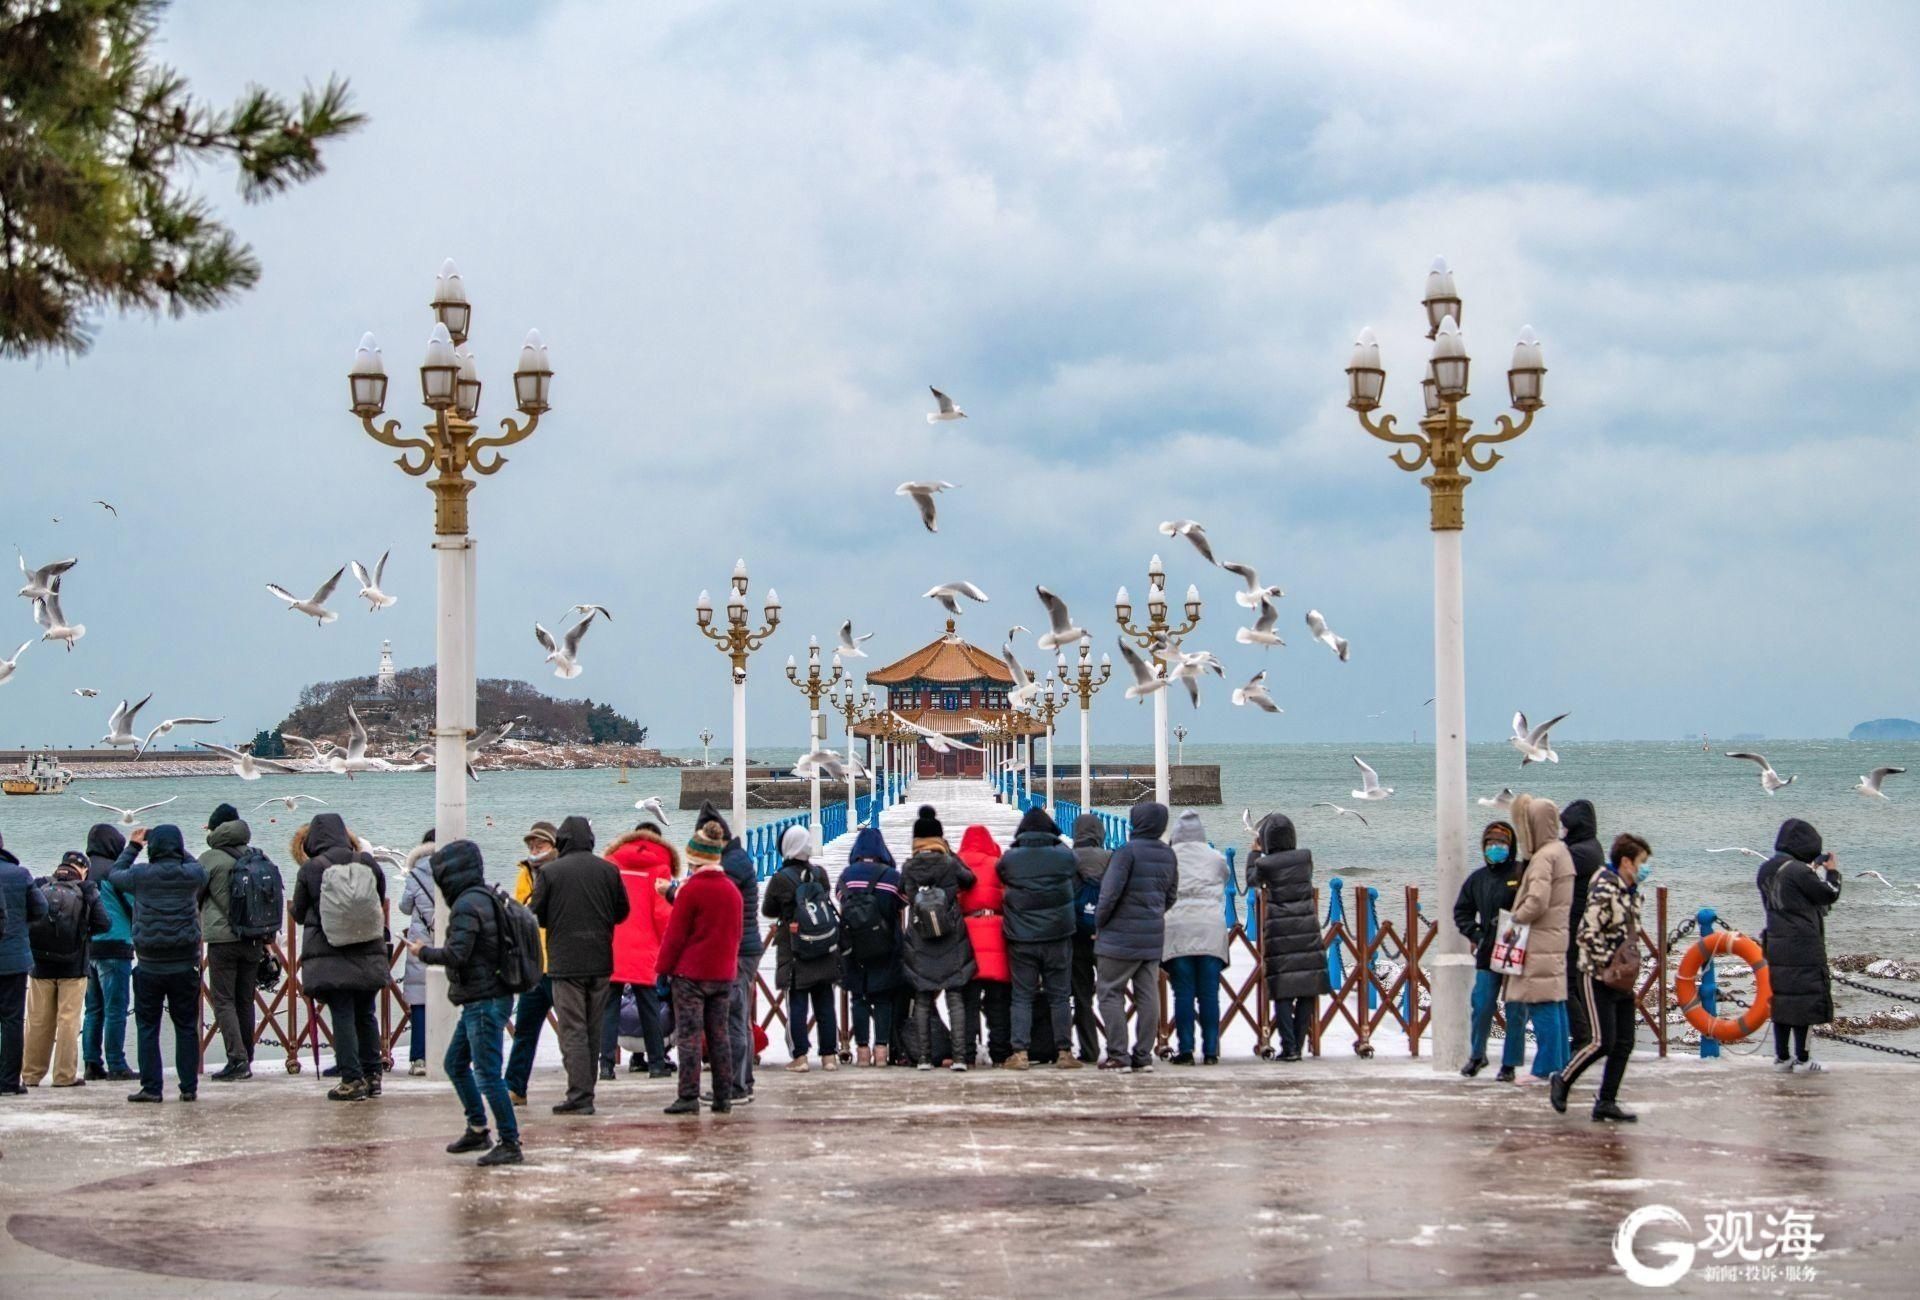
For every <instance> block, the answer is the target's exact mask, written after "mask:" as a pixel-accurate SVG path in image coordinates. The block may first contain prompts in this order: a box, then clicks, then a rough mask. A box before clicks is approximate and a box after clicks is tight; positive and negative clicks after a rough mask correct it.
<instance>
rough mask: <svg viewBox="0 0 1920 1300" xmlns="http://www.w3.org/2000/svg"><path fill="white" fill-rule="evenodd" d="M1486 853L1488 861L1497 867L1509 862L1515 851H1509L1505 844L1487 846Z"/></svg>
mask: <svg viewBox="0 0 1920 1300" xmlns="http://www.w3.org/2000/svg"><path fill="white" fill-rule="evenodd" d="M1485 852H1486V855H1487V861H1488V862H1489V863H1491V864H1492V865H1494V866H1496V867H1497V866H1499V865H1500V864H1501V863H1503V862H1505V861H1506V860H1507V858H1508V857H1509V856H1510V855H1511V854H1512V852H1513V850H1511V849H1509V848H1508V847H1507V846H1506V845H1504V844H1489V845H1487V847H1486V850H1485Z"/></svg>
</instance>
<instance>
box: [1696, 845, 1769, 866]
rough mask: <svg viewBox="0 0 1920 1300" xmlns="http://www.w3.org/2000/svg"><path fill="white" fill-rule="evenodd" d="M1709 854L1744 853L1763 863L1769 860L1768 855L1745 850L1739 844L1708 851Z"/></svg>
mask: <svg viewBox="0 0 1920 1300" xmlns="http://www.w3.org/2000/svg"><path fill="white" fill-rule="evenodd" d="M1707 852H1709V853H1744V854H1746V855H1747V856H1748V857H1750V858H1759V859H1760V860H1761V861H1762V862H1764V861H1766V858H1767V855H1766V854H1764V853H1762V852H1761V851H1760V850H1758V849H1743V848H1741V847H1740V846H1739V845H1738V844H1729V845H1728V846H1727V847H1726V848H1724V849H1708V850H1707Z"/></svg>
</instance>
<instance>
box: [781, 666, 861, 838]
mask: <svg viewBox="0 0 1920 1300" xmlns="http://www.w3.org/2000/svg"><path fill="white" fill-rule="evenodd" d="M845 674H846V670H845V669H843V668H842V667H841V666H840V656H839V655H835V656H834V657H833V674H832V675H831V676H824V677H823V676H822V675H821V673H820V639H819V638H818V637H808V638H807V675H806V676H805V677H804V678H803V677H801V676H800V668H799V665H797V664H796V663H794V662H793V656H792V655H788V656H787V680H788V681H790V682H792V683H793V684H794V685H795V686H797V687H799V688H800V693H801V694H802V695H804V696H806V697H807V747H808V749H810V750H811V749H824V748H825V747H826V744H827V723H826V719H825V718H823V717H821V716H820V697H821V696H823V695H825V694H826V693H827V692H828V691H829V690H831V689H833V685H834V683H835V682H838V681H839V680H840V679H841V677H843V676H845ZM847 756H848V757H849V758H851V757H852V756H853V755H852V752H851V751H849V752H848V755H847ZM809 784H811V786H812V787H813V788H812V790H811V791H810V800H809V806H810V807H811V808H812V809H813V834H814V846H815V847H816V848H818V847H820V846H823V845H825V844H826V842H827V835H826V828H825V827H823V826H822V825H821V824H820V769H819V768H818V767H817V766H816V767H815V768H814V769H813V779H812V781H811V782H810V783H809Z"/></svg>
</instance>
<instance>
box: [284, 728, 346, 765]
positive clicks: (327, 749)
mask: <svg viewBox="0 0 1920 1300" xmlns="http://www.w3.org/2000/svg"><path fill="white" fill-rule="evenodd" d="M280 739H282V740H287V741H291V742H293V743H294V744H296V745H305V746H306V747H307V753H308V755H309V758H310V761H312V762H315V763H324V762H326V761H327V755H329V754H331V753H332V752H333V751H334V749H335V748H336V747H335V745H334V743H333V742H332V741H331V740H322V741H312V740H308V739H307V738H306V737H305V736H296V735H294V734H293V733H292V732H291V731H283V732H281V733H280Z"/></svg>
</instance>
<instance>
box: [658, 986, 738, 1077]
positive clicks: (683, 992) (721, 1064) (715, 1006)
mask: <svg viewBox="0 0 1920 1300" xmlns="http://www.w3.org/2000/svg"><path fill="white" fill-rule="evenodd" d="M737 997H738V981H733V980H683V979H678V978H676V979H675V980H674V981H673V1046H674V1050H676V1051H678V1052H679V1053H680V1080H679V1087H678V1089H677V1092H678V1095H679V1098H680V1100H682V1101H698V1100H699V1099H700V1047H701V1044H702V1043H703V1042H704V1043H705V1044H706V1049H707V1052H708V1054H709V1055H710V1056H711V1057H712V1058H713V1100H714V1103H715V1104H716V1105H717V1104H719V1103H720V1102H723V1101H726V1100H727V1099H729V1098H730V1097H732V1096H734V1095H735V1094H734V1091H733V1089H732V1087H731V1086H730V1084H731V1082H732V1080H733V1079H734V1078H735V1077H736V1072H735V1070H734V1069H733V1061H732V1060H731V1059H730V1058H731V1057H732V1055H733V1034H732V1032H731V1026H730V1025H729V1023H728V1021H729V1019H730V1018H731V1016H732V1014H733V1004H734V1002H735V1001H736V1000H737Z"/></svg>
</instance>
